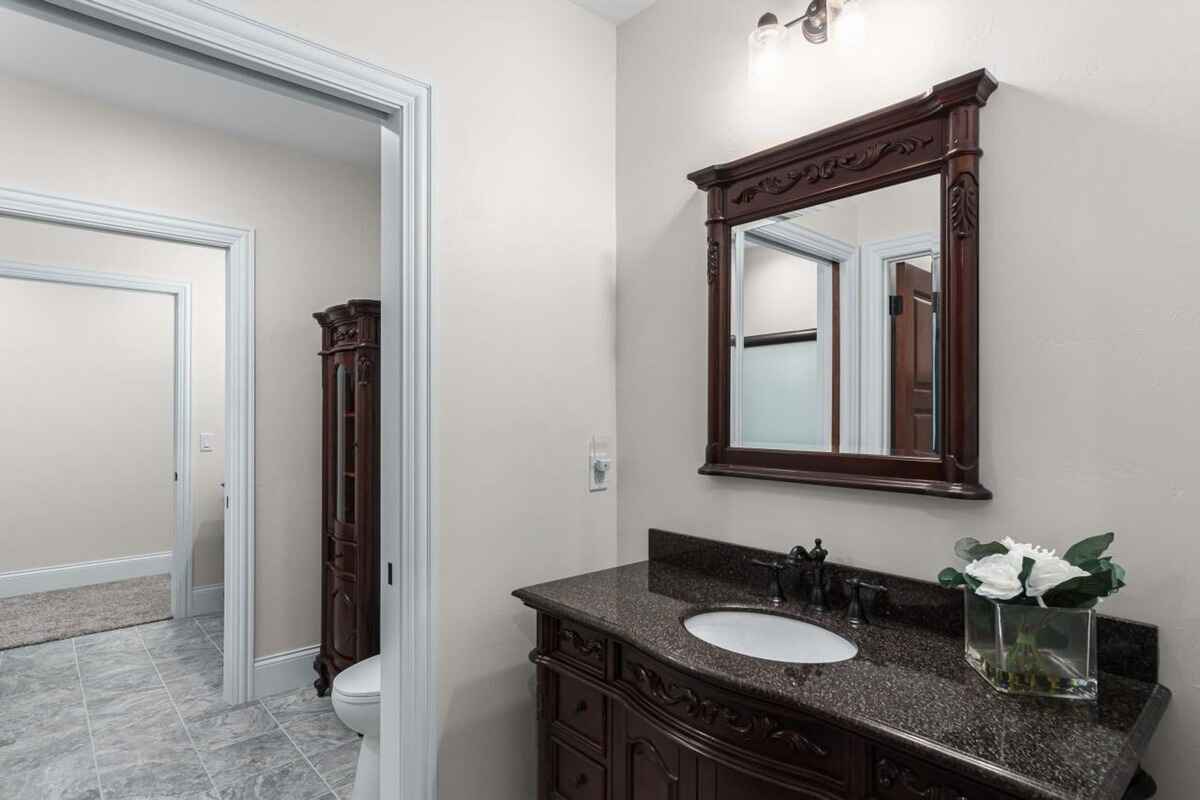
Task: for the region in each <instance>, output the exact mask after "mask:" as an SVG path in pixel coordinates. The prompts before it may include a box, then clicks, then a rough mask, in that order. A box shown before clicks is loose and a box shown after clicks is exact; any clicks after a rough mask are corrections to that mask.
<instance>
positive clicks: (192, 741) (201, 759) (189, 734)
mask: <svg viewBox="0 0 1200 800" xmlns="http://www.w3.org/2000/svg"><path fill="white" fill-rule="evenodd" d="M137 637H138V641H139V642H141V643H142V649H143V650H145V651H146V658H148V659H150V666H152V667H154V674H155V675H157V676H158V680H159V682H160V683H162V685H163V691H165V692H166V693H167V700H168V701H169V702H170V703H171V708H173V709H174V710H175V716H176V717H178V718H179V724H180V725H181V726H182V727H183V734H184V736H186V737H187V740H188V744H190V745H191V746H192V752H193V753H195V754H196V760H197V761H199V762H200V769H202V770H204V777H206V778H208V784H209V786H211V787H212V788H213V791H214V792H215V793H216V797H220V796H221V790H220V789H218V788H217V782H216V781H214V780H213V776H212V773H211V772H209V771H208V764H205V763H204V756H202V755H200V748H199V747H196V740H195V739H193V738H192V732H191V731H190V730H188V726H187V723H186V722H185V721H184V719H183V714H181V713H180V712H179V706H177V705H176V704H175V697H174V696H173V695H172V694H171V690H170V689H169V688H168V687H167V682H166V681H164V680H163V676H162V672H160V671H159V669H158V664H157V663H155V661H154V656H153V655H151V654H150V648H149V647H147V646H146V640H145V639H143V638H142V632H141V630H140V629H138V630H137ZM101 800H103V798H101Z"/></svg>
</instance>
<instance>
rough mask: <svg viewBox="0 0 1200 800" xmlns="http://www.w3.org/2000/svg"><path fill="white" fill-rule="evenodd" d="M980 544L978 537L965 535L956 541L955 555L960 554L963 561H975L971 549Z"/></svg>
mask: <svg viewBox="0 0 1200 800" xmlns="http://www.w3.org/2000/svg"><path fill="white" fill-rule="evenodd" d="M978 546H979V540H978V539H976V538H974V537H971V536H967V537H964V538H962V539H959V540H958V541H957V542H955V543H954V555H956V556H958V557H959V558H961V559H962V560H963V561H974V560H975V559H973V558H971V551H972V550H974V549H975V548H976V547H978Z"/></svg>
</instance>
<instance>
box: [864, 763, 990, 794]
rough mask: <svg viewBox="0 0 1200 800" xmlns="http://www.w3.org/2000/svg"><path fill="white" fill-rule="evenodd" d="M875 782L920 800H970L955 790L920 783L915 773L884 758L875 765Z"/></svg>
mask: <svg viewBox="0 0 1200 800" xmlns="http://www.w3.org/2000/svg"><path fill="white" fill-rule="evenodd" d="M875 780H876V782H877V783H878V784H879V785H880V786H881V787H883V788H884V789H891V788H893V787H896V786H898V787H901V788H903V789H904V791H905V792H906V793H907V794H908V795H910V796H912V797H916V798H922V800H970V798H968V797H967V796H966V795H965V794H963V793H961V792H959V791H958V790H957V789H951V788H948V787H945V786H936V785H934V784H930V783H922V781H921V779H920V777H918V775H917V773H915V772H913V771H912V770H911V769H909V768H908V767H905V766H901V765H898V764H896V763H895V762H893V761H892V760H891V759H890V758H887V757H886V756H885V757H883V758H880V759H879V761H878V762H877V763H876V765H875Z"/></svg>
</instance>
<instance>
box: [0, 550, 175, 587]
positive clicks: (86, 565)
mask: <svg viewBox="0 0 1200 800" xmlns="http://www.w3.org/2000/svg"><path fill="white" fill-rule="evenodd" d="M170 572H171V552H170V551H167V552H164V553H146V554H145V555H140V556H125V557H123V558H106V559H104V560H102V561H81V562H79V563H78V564H59V565H57V566H53V567H38V568H36V569H18V570H11V571H9V572H0V597H15V596H17V595H21V594H33V593H34V592H52V591H54V590H56V589H75V588H78V587H80V586H92V585H93V584H97V583H108V582H110V581H123V580H125V579H127V578H145V577H148V576H150V575H168V574H170Z"/></svg>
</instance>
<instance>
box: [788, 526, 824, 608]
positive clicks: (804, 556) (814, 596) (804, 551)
mask: <svg viewBox="0 0 1200 800" xmlns="http://www.w3.org/2000/svg"><path fill="white" fill-rule="evenodd" d="M828 555H829V551H828V550H826V549H825V548H824V547H822V546H821V540H820V539H817V540H816V543H815V544H814V546H813V549H812V550H809V549H808V548H806V547H804V546H802V545H796V546H795V547H793V548H792V550H791V552H789V553H788V564H790V565H792V566H798V565H800V564H802V563H803V562H805V561H809V562H812V564H813V570H812V572H813V576H812V579H813V581H812V592H811V593H810V595H809V605H810V606H812V607H813V608H815V609H816V610H818V611H828V610H829V603H828V601H827V600H826V598H825V557H826V556H828Z"/></svg>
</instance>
